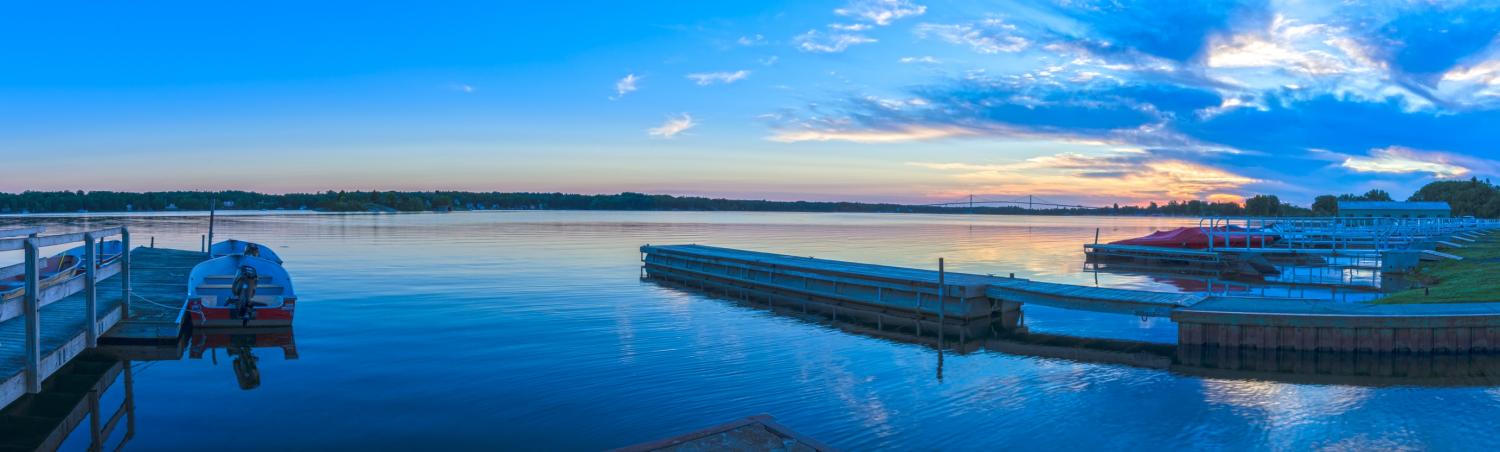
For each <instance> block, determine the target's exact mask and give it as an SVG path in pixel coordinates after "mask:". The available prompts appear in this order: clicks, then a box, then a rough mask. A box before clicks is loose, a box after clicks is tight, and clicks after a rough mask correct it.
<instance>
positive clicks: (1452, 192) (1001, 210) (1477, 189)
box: [0, 178, 1500, 218]
mask: <svg viewBox="0 0 1500 452" xmlns="http://www.w3.org/2000/svg"><path fill="white" fill-rule="evenodd" d="M1341 200H1343V201H1390V200H1392V197H1391V195H1390V194H1389V193H1386V192H1384V191H1381V190H1371V191H1369V192H1366V193H1364V194H1360V195H1354V194H1345V195H1337V196H1335V195H1324V196H1319V197H1317V198H1316V199H1315V200H1314V202H1313V204H1312V206H1311V207H1310V208H1309V207H1301V206H1296V205H1293V204H1290V203H1285V202H1282V201H1281V199H1280V198H1278V197H1276V196H1275V195H1256V196H1253V197H1251V198H1249V199H1246V200H1245V202H1244V204H1240V203H1235V202H1208V201H1199V200H1186V201H1170V202H1167V203H1166V204H1157V203H1154V202H1153V203H1150V204H1148V205H1146V206H1120V205H1118V204H1116V205H1113V206H1110V207H1104V208H1058V209H1038V210H1028V209H1026V208H1023V207H1019V206H1000V207H993V206H992V207H977V206H976V207H973V208H969V207H938V206H920V205H906V204H892V203H857V202H809V201H766V200H743V199H723V198H704V197H696V196H670V195H647V194H641V193H620V194H611V195H580V194H568V193H501V192H489V193H475V192H458V191H430V192H397V191H352V192H346V191H327V192H323V193H292V194H284V195H268V194H263V193H254V192H247V191H219V192H205V191H166V192H146V193H127V192H112V191H91V192H84V191H71V192H70V191H57V192H40V191H28V192H24V193H15V194H12V193H0V213H57V212H63V213H67V212H132V211H133V212H163V211H173V210H199V211H201V210H208V209H209V208H210V206H211V205H213V203H214V202H215V201H217V202H218V205H217V208H219V209H226V210H317V211H324V212H422V211H434V210H437V211H443V210H492V209H506V210H516V209H538V210H684V211H739V212H865V213H975V214H992V215H1020V214H1031V215H1159V216H1273V217H1274V216H1314V215H1316V216H1332V215H1337V214H1338V202H1339V201H1341ZM1409 200H1411V201H1447V202H1448V204H1449V205H1451V206H1452V208H1453V215H1455V216H1462V215H1472V216H1476V217H1484V218H1496V217H1500V188H1497V187H1496V186H1495V185H1493V184H1491V183H1490V182H1489V181H1487V180H1486V181H1480V180H1479V179H1477V178H1475V179H1470V180H1468V181H1439V182H1433V183H1430V184H1427V186H1424V187H1422V189H1421V190H1418V191H1417V192H1416V193H1415V194H1413V195H1412V196H1411V197H1410V198H1409Z"/></svg>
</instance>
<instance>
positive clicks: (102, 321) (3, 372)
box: [0, 248, 204, 406]
mask: <svg viewBox="0 0 1500 452" xmlns="http://www.w3.org/2000/svg"><path fill="white" fill-rule="evenodd" d="M130 258H131V286H132V289H131V304H130V313H129V317H128V318H127V319H126V320H123V321H122V320H121V319H122V318H124V317H126V316H125V313H124V312H123V311H124V306H123V303H122V297H121V293H122V291H121V285H120V283H119V278H120V276H119V275H115V276H112V277H110V278H107V279H105V280H103V281H100V283H99V288H98V312H99V317H98V318H97V319H94V320H96V321H98V322H99V325H100V328H99V330H100V331H103V332H104V333H103V334H101V335H100V338H99V342H100V344H111V343H115V344H151V345H157V344H162V345H167V344H176V343H177V342H178V340H179V338H180V336H181V332H182V322H183V320H185V319H184V317H183V316H182V311H183V307H184V306H185V302H186V297H187V273H188V270H190V269H191V268H192V267H193V265H196V264H197V263H198V262H201V261H202V260H203V259H204V254H203V253H198V252H190V251H181V250H170V249H161V248H136V249H135V250H133V251H131V255H130ZM84 303H85V296H84V294H82V293H77V294H73V295H70V296H68V297H66V298H63V299H61V300H58V301H56V302H53V303H51V304H48V305H46V306H43V307H42V309H41V315H40V317H41V345H42V347H41V349H42V366H41V367H42V369H41V370H42V372H41V374H42V376H43V377H44V378H45V377H46V376H50V375H52V374H53V373H54V372H56V371H57V370H58V369H61V368H62V367H63V366H64V365H66V364H67V363H68V362H69V361H70V360H72V359H73V357H75V356H77V355H78V354H80V353H82V352H83V351H84V350H86V349H87V342H86V334H85V330H86V329H87V324H88V321H89V320H88V319H86V318H85V317H86V315H85V314H84V312H85V309H84ZM25 341H26V339H25V325H24V319H23V318H22V317H16V318H12V319H10V320H6V321H4V322H0V406H5V405H8V404H10V403H11V402H12V401H14V400H16V399H17V398H19V397H21V395H22V394H25V392H26V391H25V376H24V375H22V373H23V371H24V369H25V367H26V357H25V352H26V350H25V348H26V347H25Z"/></svg>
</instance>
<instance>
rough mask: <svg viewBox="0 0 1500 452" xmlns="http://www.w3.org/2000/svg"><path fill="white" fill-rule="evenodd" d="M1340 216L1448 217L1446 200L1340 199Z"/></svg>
mask: <svg viewBox="0 0 1500 452" xmlns="http://www.w3.org/2000/svg"><path fill="white" fill-rule="evenodd" d="M1339 216H1341V217H1357V218H1448V217H1451V216H1453V209H1452V208H1450V207H1448V203H1447V202H1446V201H1436V202H1428V201H1407V202H1400V201H1339Z"/></svg>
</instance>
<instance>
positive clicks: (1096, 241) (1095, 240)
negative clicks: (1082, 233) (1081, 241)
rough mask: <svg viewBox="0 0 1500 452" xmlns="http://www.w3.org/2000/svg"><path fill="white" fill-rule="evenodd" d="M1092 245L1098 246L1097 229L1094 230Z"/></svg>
mask: <svg viewBox="0 0 1500 452" xmlns="http://www.w3.org/2000/svg"><path fill="white" fill-rule="evenodd" d="M1094 244H1095V245H1098V244H1099V228H1094Z"/></svg>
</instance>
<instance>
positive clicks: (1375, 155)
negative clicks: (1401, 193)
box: [1343, 146, 1469, 178]
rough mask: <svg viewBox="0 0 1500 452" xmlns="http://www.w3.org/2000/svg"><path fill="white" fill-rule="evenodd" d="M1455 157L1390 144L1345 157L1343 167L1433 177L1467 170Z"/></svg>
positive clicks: (1460, 174)
mask: <svg viewBox="0 0 1500 452" xmlns="http://www.w3.org/2000/svg"><path fill="white" fill-rule="evenodd" d="M1458 159H1459V157H1457V156H1453V155H1449V154H1446V153H1442V152H1430V151H1419V150H1415V149H1407V148H1403V147H1400V146H1391V147H1387V148H1383V149H1375V150H1372V151H1370V155H1369V156H1368V157H1349V158H1347V159H1345V160H1344V163H1343V167H1344V168H1348V169H1350V170H1353V171H1357V172H1361V173H1387V174H1414V173H1416V174H1420V173H1425V174H1430V175H1432V177H1435V178H1445V177H1458V176H1462V175H1465V174H1468V173H1469V168H1465V167H1463V166H1460V165H1459V163H1458V162H1456V160H1458Z"/></svg>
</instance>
